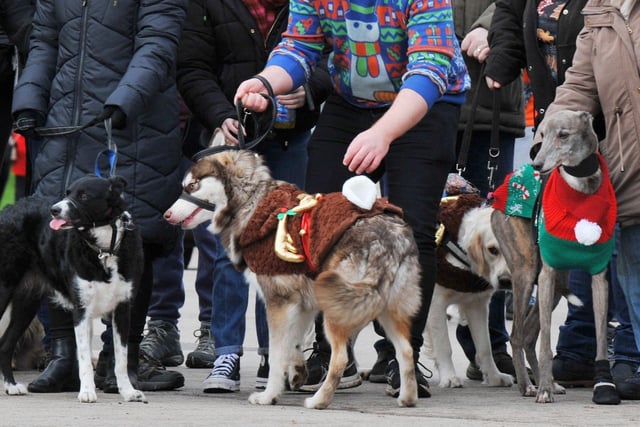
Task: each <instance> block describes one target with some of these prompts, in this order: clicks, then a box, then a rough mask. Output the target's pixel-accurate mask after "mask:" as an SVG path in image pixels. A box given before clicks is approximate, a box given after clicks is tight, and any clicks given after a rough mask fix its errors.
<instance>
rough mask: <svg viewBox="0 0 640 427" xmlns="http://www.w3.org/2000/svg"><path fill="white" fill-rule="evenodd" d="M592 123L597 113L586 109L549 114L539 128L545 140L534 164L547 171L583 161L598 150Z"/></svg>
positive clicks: (535, 166) (542, 170) (539, 169)
mask: <svg viewBox="0 0 640 427" xmlns="http://www.w3.org/2000/svg"><path fill="white" fill-rule="evenodd" d="M592 123H593V116H592V115H591V114H589V113H587V112H585V111H569V110H561V111H558V112H556V113H554V114H553V115H551V116H547V117H546V118H545V119H544V121H543V122H542V123H541V125H540V129H539V130H538V132H539V133H540V135H541V136H542V144H541V146H540V150H539V151H538V153H537V154H536V156H535V158H534V159H533V163H532V165H533V167H534V168H535V169H536V170H538V171H540V173H543V174H545V173H549V172H551V171H552V170H553V169H555V168H556V167H557V166H560V165H562V166H569V167H573V166H577V165H579V164H580V163H581V162H582V161H583V160H585V159H586V158H587V157H588V156H589V155H591V154H593V153H595V152H596V151H597V150H598V137H597V136H596V133H595V132H594V130H593V125H592Z"/></svg>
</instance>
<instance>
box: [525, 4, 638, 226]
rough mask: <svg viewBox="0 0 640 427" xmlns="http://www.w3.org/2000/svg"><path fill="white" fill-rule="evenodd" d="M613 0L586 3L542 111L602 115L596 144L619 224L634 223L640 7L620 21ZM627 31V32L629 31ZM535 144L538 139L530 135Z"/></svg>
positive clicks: (636, 221) (635, 219)
mask: <svg viewBox="0 0 640 427" xmlns="http://www.w3.org/2000/svg"><path fill="white" fill-rule="evenodd" d="M620 3H621V2H620V1H615V0H590V1H589V2H588V3H587V4H586V5H585V7H584V9H583V13H584V16H585V27H584V29H583V30H582V31H581V33H580V35H579V36H578V42H577V49H576V53H575V56H574V58H573V66H572V67H571V68H570V69H569V70H568V71H567V74H566V80H565V82H564V84H563V85H562V86H560V87H558V90H557V92H556V98H555V100H554V102H553V103H552V104H551V105H550V106H549V108H548V110H547V117H548V116H549V115H550V114H552V113H553V112H554V111H558V110H561V109H568V110H583V111H588V112H590V113H592V114H593V115H596V114H597V113H599V112H602V113H603V114H604V117H605V121H606V137H605V139H604V140H602V141H601V143H600V151H601V152H602V155H603V156H604V158H605V160H606V161H607V164H608V165H609V170H610V173H611V180H612V182H613V186H614V189H615V191H616V198H617V201H618V221H619V222H620V223H621V225H622V226H623V227H624V226H629V225H634V224H640V179H639V178H638V177H639V176H640V71H639V67H640V64H639V63H638V58H640V3H639V2H636V3H635V4H634V6H633V7H632V9H631V12H630V15H629V20H628V22H625V19H624V18H623V16H622V14H621V13H620V11H619V10H618V8H617V7H616V6H615V5H618V4H620ZM628 28H629V29H633V31H629V30H628ZM536 140H540V136H539V135H536Z"/></svg>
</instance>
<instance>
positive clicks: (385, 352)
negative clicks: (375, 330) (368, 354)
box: [367, 338, 395, 383]
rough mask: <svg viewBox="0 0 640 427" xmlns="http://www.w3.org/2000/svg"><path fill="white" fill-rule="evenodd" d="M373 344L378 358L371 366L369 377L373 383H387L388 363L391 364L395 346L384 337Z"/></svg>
mask: <svg viewBox="0 0 640 427" xmlns="http://www.w3.org/2000/svg"><path fill="white" fill-rule="evenodd" d="M373 346H374V348H375V349H376V351H377V352H378V358H377V359H376V361H375V363H374V364H373V366H372V367H371V371H369V376H368V377H367V379H368V380H369V382H372V383H386V382H387V375H386V371H387V365H388V364H389V360H391V359H393V356H394V354H395V352H394V349H393V346H392V345H391V344H390V343H389V342H388V341H387V340H386V339H384V338H383V339H381V340H378V341H376V343H375V344H374V345H373Z"/></svg>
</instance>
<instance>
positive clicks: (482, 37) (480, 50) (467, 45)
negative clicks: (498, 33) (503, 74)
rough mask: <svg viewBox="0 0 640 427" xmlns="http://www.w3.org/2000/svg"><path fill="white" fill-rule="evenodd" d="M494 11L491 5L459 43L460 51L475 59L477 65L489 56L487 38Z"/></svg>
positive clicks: (493, 5)
mask: <svg viewBox="0 0 640 427" xmlns="http://www.w3.org/2000/svg"><path fill="white" fill-rule="evenodd" d="M494 11H495V4H494V3H492V4H490V5H489V7H487V9H485V11H484V12H483V13H482V14H481V15H480V16H479V17H478V18H477V19H476V21H475V22H474V23H473V24H472V25H471V27H470V28H469V31H467V32H466V33H465V36H464V38H463V39H462V42H460V48H461V49H462V51H463V52H466V54H467V55H468V56H469V57H471V58H475V59H476V60H477V61H478V62H479V63H483V62H484V61H485V60H486V59H487V57H488V56H489V41H488V40H487V38H488V35H489V27H490V26H491V19H492V17H493V12H494Z"/></svg>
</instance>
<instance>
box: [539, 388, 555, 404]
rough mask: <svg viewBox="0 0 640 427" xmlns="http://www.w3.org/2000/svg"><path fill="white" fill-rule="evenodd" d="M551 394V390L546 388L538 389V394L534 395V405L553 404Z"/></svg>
mask: <svg viewBox="0 0 640 427" xmlns="http://www.w3.org/2000/svg"><path fill="white" fill-rule="evenodd" d="M553 402H554V399H553V393H552V391H551V390H549V389H546V388H544V389H543V388H541V389H538V394H537V395H536V403H553Z"/></svg>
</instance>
